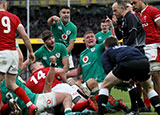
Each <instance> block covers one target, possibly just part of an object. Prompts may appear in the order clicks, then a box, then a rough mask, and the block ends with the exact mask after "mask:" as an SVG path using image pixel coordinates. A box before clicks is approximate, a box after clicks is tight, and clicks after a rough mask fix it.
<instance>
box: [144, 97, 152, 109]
mask: <svg viewBox="0 0 160 115" xmlns="http://www.w3.org/2000/svg"><path fill="white" fill-rule="evenodd" d="M144 104H145V105H146V107H150V106H151V103H150V101H149V98H144Z"/></svg>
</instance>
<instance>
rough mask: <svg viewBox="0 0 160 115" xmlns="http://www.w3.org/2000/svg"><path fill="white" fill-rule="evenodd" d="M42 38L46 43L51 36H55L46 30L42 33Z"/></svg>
mask: <svg viewBox="0 0 160 115" xmlns="http://www.w3.org/2000/svg"><path fill="white" fill-rule="evenodd" d="M41 36H42V40H43V41H44V42H45V41H46V40H47V39H48V38H49V36H50V37H51V36H53V35H52V32H51V31H49V30H45V31H43V32H42V34H41Z"/></svg>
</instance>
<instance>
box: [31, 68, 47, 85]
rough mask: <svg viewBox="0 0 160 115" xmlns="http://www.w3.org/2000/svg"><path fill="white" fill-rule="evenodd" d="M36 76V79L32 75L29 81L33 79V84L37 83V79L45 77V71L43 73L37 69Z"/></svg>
mask: <svg viewBox="0 0 160 115" xmlns="http://www.w3.org/2000/svg"><path fill="white" fill-rule="evenodd" d="M37 76H38V77H37V79H36V78H35V77H34V76H32V77H31V79H30V81H33V82H34V83H35V84H37V83H38V80H40V79H41V78H43V79H45V78H46V76H45V73H43V71H39V72H38V74H37Z"/></svg>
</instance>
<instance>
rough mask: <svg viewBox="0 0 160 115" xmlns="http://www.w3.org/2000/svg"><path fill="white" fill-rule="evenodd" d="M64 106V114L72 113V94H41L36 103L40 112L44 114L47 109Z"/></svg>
mask: <svg viewBox="0 0 160 115" xmlns="http://www.w3.org/2000/svg"><path fill="white" fill-rule="evenodd" d="M59 104H63V107H64V112H65V113H71V112H72V97H71V95H70V94H67V93H61V92H49V93H42V94H39V95H38V97H37V101H36V106H37V107H38V111H39V112H43V111H44V110H45V109H47V108H51V107H55V106H56V105H59Z"/></svg>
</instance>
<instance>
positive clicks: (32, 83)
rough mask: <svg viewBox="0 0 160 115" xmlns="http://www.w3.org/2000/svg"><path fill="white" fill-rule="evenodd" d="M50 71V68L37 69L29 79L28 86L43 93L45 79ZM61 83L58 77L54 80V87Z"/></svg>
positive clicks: (36, 91)
mask: <svg viewBox="0 0 160 115" xmlns="http://www.w3.org/2000/svg"><path fill="white" fill-rule="evenodd" d="M48 71H49V67H48V68H41V69H38V70H37V71H35V72H34V73H33V74H32V75H31V76H30V78H29V79H28V81H27V83H26V86H27V87H28V88H29V89H30V90H31V91H32V92H34V93H42V92H43V89H44V84H45V79H46V77H47V74H48ZM59 83H61V82H60V81H59V80H57V79H56V77H55V78H54V80H53V83H52V87H54V86H55V85H57V84H59Z"/></svg>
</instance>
